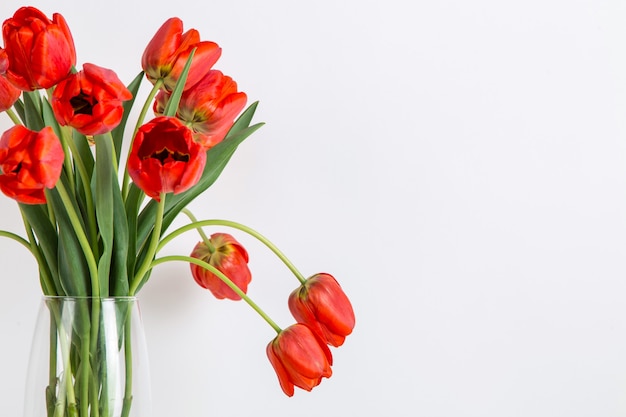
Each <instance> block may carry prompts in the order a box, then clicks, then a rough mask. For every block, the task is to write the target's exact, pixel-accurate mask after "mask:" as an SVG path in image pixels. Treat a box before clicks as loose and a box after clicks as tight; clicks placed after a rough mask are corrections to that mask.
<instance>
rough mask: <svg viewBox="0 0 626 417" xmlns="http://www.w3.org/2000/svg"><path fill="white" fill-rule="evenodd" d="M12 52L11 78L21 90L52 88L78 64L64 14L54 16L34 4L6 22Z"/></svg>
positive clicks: (6, 42)
mask: <svg viewBox="0 0 626 417" xmlns="http://www.w3.org/2000/svg"><path fill="white" fill-rule="evenodd" d="M2 37H3V39H4V49H5V51H6V54H7V56H8V68H7V69H6V74H5V75H6V77H7V79H8V80H9V81H10V82H11V83H12V84H13V85H15V86H16V87H17V88H19V89H20V90H24V91H33V90H37V89H40V88H50V87H52V86H54V85H55V84H57V83H58V82H59V81H61V80H62V79H63V78H65V77H67V75H68V74H69V73H70V71H71V70H72V67H73V66H74V65H75V64H76V50H75V48H74V40H73V39H72V34H71V33H70V30H69V28H68V26H67V23H66V22H65V19H64V18H63V16H61V15H60V14H58V13H55V14H54V15H53V16H52V20H50V19H48V18H47V17H46V15H44V14H43V13H42V12H41V11H40V10H38V9H36V8H34V7H22V8H20V9H19V10H17V11H16V12H15V14H14V15H13V17H12V18H9V19H7V20H5V21H4V24H3V25H2Z"/></svg>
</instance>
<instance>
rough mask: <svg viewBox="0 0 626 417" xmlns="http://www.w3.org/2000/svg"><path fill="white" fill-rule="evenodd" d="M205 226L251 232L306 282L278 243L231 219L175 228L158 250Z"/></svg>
mask: <svg viewBox="0 0 626 417" xmlns="http://www.w3.org/2000/svg"><path fill="white" fill-rule="evenodd" d="M204 226H226V227H231V228H233V229H238V230H241V231H242V232H245V233H247V234H249V235H250V236H253V237H254V238H256V239H258V240H259V241H260V242H261V243H263V244H264V245H265V246H267V247H268V248H269V249H270V250H271V251H272V252H274V254H275V255H276V256H277V257H278V258H279V259H280V260H281V261H282V262H283V263H284V264H285V265H286V266H287V268H289V270H290V271H291V272H292V273H293V274H294V275H295V276H296V278H297V279H298V281H300V282H301V283H302V284H304V283H305V282H306V278H305V277H304V275H302V274H301V273H300V271H298V269H297V268H296V267H295V265H294V264H293V263H292V262H291V261H290V260H289V259H288V258H287V257H286V256H285V255H284V254H283V253H282V252H281V251H280V249H278V247H276V245H274V244H273V243H272V242H270V241H269V240H268V239H267V238H266V237H265V236H263V235H261V234H260V233H259V232H257V231H256V230H254V229H251V228H250V227H248V226H245V225H243V224H240V223H236V222H232V221H230V220H219V219H214V220H201V221H195V222H193V223H190V224H188V225H185V226H182V227H180V228H178V229H176V230H174V231H173V232H172V233H170V234H169V235H167V236H165V237H164V238H163V239H162V240H161V243H160V244H159V248H158V250H160V249H161V248H163V247H164V246H165V245H166V244H167V243H169V242H170V241H171V240H172V239H174V238H175V237H177V236H179V235H181V234H182V233H185V232H187V231H189V230H193V229H198V228H201V227H204Z"/></svg>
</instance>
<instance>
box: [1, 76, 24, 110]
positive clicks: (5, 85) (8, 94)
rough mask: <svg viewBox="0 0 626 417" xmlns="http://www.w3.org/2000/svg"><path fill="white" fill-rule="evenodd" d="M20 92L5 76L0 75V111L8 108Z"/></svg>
mask: <svg viewBox="0 0 626 417" xmlns="http://www.w3.org/2000/svg"><path fill="white" fill-rule="evenodd" d="M20 94H22V91H21V90H19V89H17V88H15V87H14V86H13V84H11V83H10V82H9V81H8V80H7V79H6V78H4V77H3V76H2V75H0V112H2V111H5V110H8V109H10V108H11V106H13V103H15V102H16V101H17V99H18V98H19V97H20Z"/></svg>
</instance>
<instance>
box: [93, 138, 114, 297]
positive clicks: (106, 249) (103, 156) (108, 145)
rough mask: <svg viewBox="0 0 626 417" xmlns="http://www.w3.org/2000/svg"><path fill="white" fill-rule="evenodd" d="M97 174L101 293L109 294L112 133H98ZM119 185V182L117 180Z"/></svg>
mask: <svg viewBox="0 0 626 417" xmlns="http://www.w3.org/2000/svg"><path fill="white" fill-rule="evenodd" d="M94 139H95V141H96V176H95V190H94V200H95V204H96V220H97V222H98V230H99V232H100V239H101V240H102V247H103V252H102V254H101V256H100V259H99V260H98V281H99V283H100V295H101V296H108V295H109V272H110V267H111V259H112V256H113V204H112V203H113V187H114V179H113V172H114V171H113V141H112V138H111V136H110V135H96V136H95V137H94ZM115 186H116V187H117V182H115Z"/></svg>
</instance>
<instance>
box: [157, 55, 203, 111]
mask: <svg viewBox="0 0 626 417" xmlns="http://www.w3.org/2000/svg"><path fill="white" fill-rule="evenodd" d="M195 53H196V48H194V49H193V50H192V51H191V53H190V54H189V58H187V62H186V63H185V67H184V68H183V71H182V72H181V73H180V77H179V78H178V81H176V85H175V86H174V90H173V91H172V94H171V95H170V98H169V99H168V100H167V104H166V105H165V109H164V110H163V115H164V116H169V117H174V116H175V115H176V111H177V110H178V104H179V103H180V97H181V96H182V95H183V91H184V90H185V83H186V82H187V76H188V75H189V69H190V68H191V61H192V60H193V56H194V54H195Z"/></svg>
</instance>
